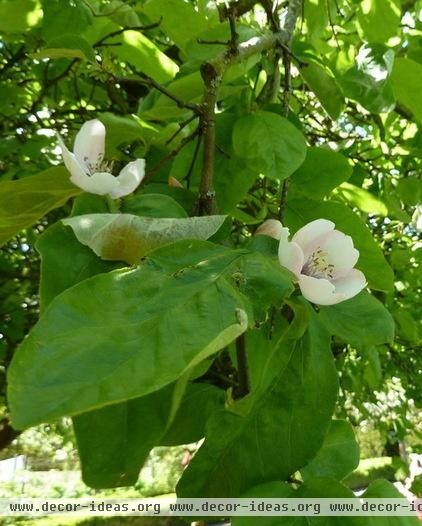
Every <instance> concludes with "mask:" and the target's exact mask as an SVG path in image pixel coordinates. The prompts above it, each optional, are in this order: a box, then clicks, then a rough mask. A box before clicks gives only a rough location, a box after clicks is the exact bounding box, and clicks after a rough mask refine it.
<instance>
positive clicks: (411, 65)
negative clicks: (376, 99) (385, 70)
mask: <svg viewBox="0 0 422 526" xmlns="http://www.w3.org/2000/svg"><path fill="white" fill-rule="evenodd" d="M391 83H392V85H393V89H394V94H395V96H396V98H397V100H398V101H399V102H401V103H402V104H403V105H404V106H406V107H407V108H408V109H409V110H410V111H411V112H412V113H413V114H414V116H415V118H416V120H418V121H420V122H421V121H422V99H421V90H422V64H418V63H417V62H415V61H414V60H410V59H409V58H397V59H396V60H395V61H394V67H393V71H392V74H391Z"/></svg>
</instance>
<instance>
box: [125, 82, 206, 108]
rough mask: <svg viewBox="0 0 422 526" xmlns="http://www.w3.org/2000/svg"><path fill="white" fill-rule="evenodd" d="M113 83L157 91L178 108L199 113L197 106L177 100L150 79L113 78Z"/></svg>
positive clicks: (177, 98)
mask: <svg viewBox="0 0 422 526" xmlns="http://www.w3.org/2000/svg"><path fill="white" fill-rule="evenodd" d="M115 82H117V83H118V84H138V85H142V86H149V87H151V86H152V87H153V88H155V89H156V90H157V91H159V92H160V93H162V94H163V95H165V96H166V97H168V98H169V99H171V100H172V101H173V102H175V103H176V105H177V107H178V108H187V109H189V110H192V111H193V112H195V113H196V114H198V113H199V112H200V109H199V107H198V104H193V103H191V102H185V101H183V100H182V99H179V97H177V96H176V95H174V94H173V93H171V92H170V91H169V90H168V89H167V88H165V87H164V86H162V85H161V84H159V83H158V82H156V81H155V80H154V79H153V78H151V77H139V78H136V79H134V78H125V77H119V78H115Z"/></svg>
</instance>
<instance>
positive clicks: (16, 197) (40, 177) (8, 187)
mask: <svg viewBox="0 0 422 526" xmlns="http://www.w3.org/2000/svg"><path fill="white" fill-rule="evenodd" d="M81 192H82V190H81V189H80V188H78V187H77V186H75V185H74V184H72V183H71V182H70V180H69V174H68V173H67V171H66V170H65V168H63V167H61V166H60V167H54V168H49V169H48V170H45V171H44V172H41V173H39V174H37V175H31V176H29V177H25V178H23V179H18V180H16V181H5V182H1V183H0V244H3V243H5V242H6V241H7V240H8V239H10V238H11V237H13V236H14V235H15V234H17V233H18V232H19V231H20V230H22V229H24V228H27V227H29V226H31V225H33V224H34V223H36V222H37V221H38V220H39V219H41V218H42V217H43V216H45V214H47V213H48V212H50V210H53V209H54V208H58V207H60V206H63V205H64V204H65V203H66V201H67V200H68V199H69V198H70V197H73V196H75V195H78V194H80V193H81Z"/></svg>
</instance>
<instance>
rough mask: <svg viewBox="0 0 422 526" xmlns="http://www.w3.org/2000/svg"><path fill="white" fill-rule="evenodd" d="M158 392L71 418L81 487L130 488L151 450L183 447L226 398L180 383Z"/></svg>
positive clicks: (202, 386)
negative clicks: (175, 446) (78, 457)
mask: <svg viewBox="0 0 422 526" xmlns="http://www.w3.org/2000/svg"><path fill="white" fill-rule="evenodd" d="M181 380H182V382H181V381H180V380H179V382H176V384H171V385H168V386H166V387H163V388H162V389H160V390H158V391H154V392H153V393H151V394H149V395H147V396H143V397H140V398H135V399H134V400H129V401H127V402H122V403H120V404H113V405H109V406H107V407H103V408H102V409H97V410H96V411H90V412H88V413H83V414H81V415H78V416H75V417H74V418H73V426H74V430H75V435H76V440H77V445H78V451H79V456H80V459H81V463H82V478H83V480H84V482H85V483H86V484H87V485H88V486H91V487H95V488H110V487H118V486H130V485H133V484H135V482H136V481H137V479H138V475H139V471H140V469H141V467H142V465H143V464H144V462H145V460H146V458H147V456H148V454H149V453H150V451H151V449H152V448H153V447H155V446H158V445H166V446H169V445H178V444H188V443H191V442H194V441H196V440H199V439H200V438H202V437H203V436H204V433H205V423H206V421H207V419H208V417H209V416H210V414H211V413H212V412H213V411H215V410H216V409H217V408H220V407H222V405H223V404H224V399H225V393H224V391H222V390H221V389H217V388H216V387H214V386H212V385H207V384H195V383H189V384H188V385H187V386H186V389H185V385H184V384H185V383H186V381H185V379H183V378H182V379H181Z"/></svg>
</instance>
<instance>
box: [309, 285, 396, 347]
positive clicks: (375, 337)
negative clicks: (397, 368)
mask: <svg viewBox="0 0 422 526" xmlns="http://www.w3.org/2000/svg"><path fill="white" fill-rule="evenodd" d="M319 316H320V319H321V321H322V322H323V323H324V325H325V326H326V327H327V329H328V330H329V331H330V332H331V334H335V335H336V336H337V337H339V338H340V339H341V340H343V341H344V342H347V343H350V344H351V345H356V346H371V345H380V344H382V343H390V342H392V340H393V338H394V321H393V318H392V316H391V314H390V313H389V312H388V310H387V309H386V308H385V307H384V305H383V304H382V303H381V302H380V301H378V300H377V299H376V298H374V296H371V295H370V294H368V293H367V292H361V293H360V294H358V295H357V296H355V297H354V298H352V299H350V300H347V301H342V302H341V303H338V304H337V305H330V306H328V307H321V308H320V313H319Z"/></svg>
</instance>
